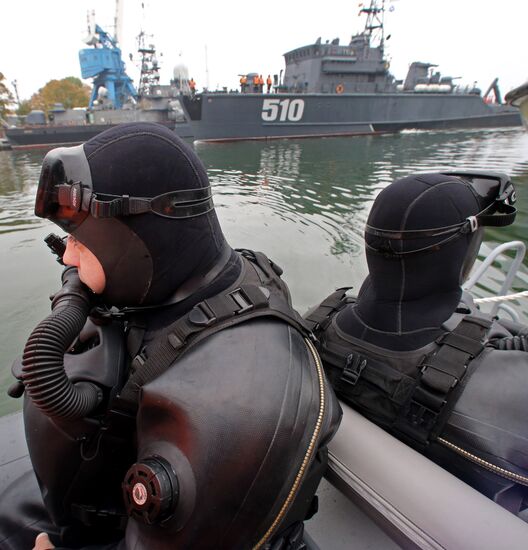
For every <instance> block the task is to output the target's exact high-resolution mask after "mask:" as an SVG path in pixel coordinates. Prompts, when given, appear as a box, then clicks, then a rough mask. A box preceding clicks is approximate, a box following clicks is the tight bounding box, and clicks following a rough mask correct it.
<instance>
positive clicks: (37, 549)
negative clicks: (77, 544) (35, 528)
mask: <svg viewBox="0 0 528 550" xmlns="http://www.w3.org/2000/svg"><path fill="white" fill-rule="evenodd" d="M52 548H55V546H53V543H52V542H51V540H50V539H49V537H48V535H47V533H39V534H38V535H37V538H36V539H35V546H33V550H51V549H52Z"/></svg>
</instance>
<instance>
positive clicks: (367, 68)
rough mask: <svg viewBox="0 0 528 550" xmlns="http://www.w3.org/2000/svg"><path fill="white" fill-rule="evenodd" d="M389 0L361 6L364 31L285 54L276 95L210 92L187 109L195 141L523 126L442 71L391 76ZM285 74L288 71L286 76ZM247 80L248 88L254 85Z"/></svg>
mask: <svg viewBox="0 0 528 550" xmlns="http://www.w3.org/2000/svg"><path fill="white" fill-rule="evenodd" d="M384 12H385V0H371V1H370V4H369V5H368V7H366V3H365V7H362V8H361V10H360V15H362V16H365V15H366V24H365V28H364V30H363V31H362V32H361V33H359V34H356V35H354V36H352V39H351V40H350V43H349V44H347V45H341V44H340V43H339V39H334V40H332V41H331V42H329V41H327V42H326V43H322V42H321V39H320V38H318V39H317V40H316V41H315V43H313V44H310V45H307V46H303V47H300V48H297V49H294V50H292V51H289V52H287V53H286V54H284V58H285V65H286V66H285V71H284V78H283V79H278V78H277V76H275V77H274V81H275V86H274V87H273V92H274V93H272V94H269V93H262V88H261V87H258V86H257V87H255V88H253V87H252V86H244V87H243V90H241V92H240V93H218V92H204V93H201V94H197V95H196V96H195V97H186V98H183V101H182V104H183V108H184V111H185V114H186V117H187V120H188V121H189V123H190V126H191V129H192V133H193V134H194V138H195V139H196V140H203V141H227V140H239V139H271V138H297V137H308V136H339V135H354V134H374V133H382V132H397V131H400V130H403V129H407V128H409V129H439V128H440V129H441V128H479V127H480V128H492V127H502V126H518V125H521V118H520V115H519V112H518V111H516V110H515V108H513V107H512V106H510V105H502V104H500V99H499V98H498V97H497V96H498V95H499V94H495V98H494V99H493V101H491V97H490V96H488V95H487V94H484V95H482V94H481V91H480V90H479V89H477V88H474V87H473V88H469V87H465V88H464V87H460V86H456V85H455V83H454V80H455V78H453V77H444V76H442V75H441V74H440V73H439V72H438V71H435V67H436V65H433V64H431V63H423V62H414V63H412V64H411V65H410V67H409V71H408V73H407V76H406V78H405V80H403V81H397V80H396V79H395V78H394V77H393V75H392V74H391V73H390V71H389V63H388V61H387V59H386V57H385V53H384V41H385V37H384V28H383V25H384ZM281 72H282V71H281ZM251 76H252V75H248V77H249V78H248V81H251Z"/></svg>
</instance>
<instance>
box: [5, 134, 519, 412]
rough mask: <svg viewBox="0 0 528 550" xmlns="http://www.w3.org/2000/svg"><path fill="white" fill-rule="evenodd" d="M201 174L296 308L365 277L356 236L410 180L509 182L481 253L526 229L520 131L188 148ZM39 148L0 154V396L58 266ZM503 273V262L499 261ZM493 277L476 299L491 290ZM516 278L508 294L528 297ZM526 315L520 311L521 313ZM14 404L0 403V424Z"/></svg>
mask: <svg viewBox="0 0 528 550" xmlns="http://www.w3.org/2000/svg"><path fill="white" fill-rule="evenodd" d="M195 148H196V150H197V152H198V154H199V155H200V157H201V158H202V159H203V161H204V163H205V164H206V167H207V170H208V173H209V177H210V179H211V183H212V185H213V189H214V195H215V203H216V206H217V209H218V214H219V217H220V219H221V222H222V226H223V228H224V231H225V233H226V237H227V238H228V240H229V242H230V243H231V244H232V245H233V246H236V247H247V248H254V249H257V250H263V251H265V252H266V253H267V254H268V255H269V256H270V257H272V258H273V259H275V260H276V261H277V263H279V264H280V265H282V267H283V268H284V271H285V275H284V276H285V278H286V280H287V282H288V283H289V284H290V287H291V290H292V296H293V299H294V303H295V305H296V306H297V308H298V309H299V310H301V311H304V310H305V309H306V308H307V307H309V306H310V305H313V304H314V303H316V302H317V301H318V300H319V299H321V298H322V297H324V296H326V295H327V294H328V293H329V292H331V291H332V290H333V289H334V288H337V287H339V286H345V285H346V286H350V285H353V286H354V287H355V288H356V289H357V288H358V287H359V285H360V284H361V281H362V280H363V278H364V277H365V275H366V265H365V260H364V255H363V237H362V233H363V227H364V224H365V221H366V218H367V215H368V212H369V209H370V206H371V204H372V201H373V200H374V198H375V197H376V195H377V194H378V192H379V191H380V190H381V189H382V188H383V187H385V186H386V185H388V184H389V183H390V182H392V181H393V180H394V179H396V178H398V177H402V176H405V175H408V174H409V173H412V172H416V171H432V170H440V169H441V170H447V169H484V170H494V171H502V172H506V173H509V174H511V175H512V176H513V181H514V183H515V184H516V187H517V196H518V203H517V206H518V210H519V214H518V217H517V221H516V224H515V225H514V226H513V227H507V228H500V229H494V230H487V233H486V243H485V245H486V247H487V248H486V250H489V248H490V247H492V246H494V245H496V244H497V243H501V242H506V241H510V240H513V239H518V240H524V235H526V234H527V229H528V227H527V226H528V133H526V132H524V131H523V130H521V129H504V130H493V131H491V130H484V131H482V130H479V131H449V132H448V131H445V132H419V131H412V132H405V133H402V134H398V135H387V136H364V137H353V138H328V139H305V140H284V141H270V142H240V143H232V144H227V143H226V144H206V143H198V144H195ZM45 152H46V151H45V150H39V151H32V152H15V151H13V152H0V280H1V281H2V300H1V303H0V315H1V317H2V320H3V325H2V326H3V331H2V334H1V335H0V391H2V392H3V390H2V388H5V387H6V386H7V385H8V381H9V379H10V377H9V373H8V370H9V365H10V362H11V359H12V358H13V357H14V356H15V355H16V354H17V353H19V352H20V350H21V348H22V346H23V344H24V342H25V339H26V338H27V336H28V334H29V332H30V331H31V329H32V328H33V327H34V326H35V324H36V323H37V322H38V321H39V320H40V319H41V318H42V317H44V316H45V315H46V313H47V311H48V310H49V301H48V299H47V296H48V295H49V293H50V292H52V291H53V290H55V289H56V288H57V286H58V277H59V273H60V268H59V266H58V264H57V263H56V262H54V260H53V259H52V257H51V255H50V254H49V252H48V251H47V248H46V247H45V245H44V244H43V243H42V238H43V237H44V236H45V235H46V234H47V233H48V232H50V231H51V230H55V229H54V227H55V226H53V225H52V224H50V223H49V222H47V221H44V220H40V219H38V218H35V217H34V215H33V201H34V194H35V190H36V181H37V179H38V175H39V172H40V164H41V161H42V158H43V156H44V154H45ZM506 263H507V261H506ZM495 279H496V277H495V275H494V274H492V275H491V276H490V277H488V279H487V280H486V282H485V285H484V286H482V287H480V288H479V289H477V290H476V292H475V293H476V294H477V295H484V294H486V293H489V292H496V289H497V288H498V284H499V283H498V282H497V281H496V280H495ZM527 282H528V279H527V278H526V277H525V275H522V276H521V278H520V279H519V280H517V281H516V283H515V284H516V288H517V289H518V290H524V289H526V288H527V287H528V285H527ZM524 309H525V308H523V310H524ZM17 406H18V403H16V402H12V400H8V398H4V396H3V395H1V394H0V414H3V413H5V412H7V411H8V410H12V409H13V408H15V407H17Z"/></svg>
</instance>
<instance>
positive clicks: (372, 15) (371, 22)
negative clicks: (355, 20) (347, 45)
mask: <svg viewBox="0 0 528 550" xmlns="http://www.w3.org/2000/svg"><path fill="white" fill-rule="evenodd" d="M362 13H366V14H367V20H366V22H365V30H364V34H365V36H367V37H368V39H369V43H370V44H371V46H372V41H376V40H378V41H379V48H380V49H381V51H382V52H383V47H384V45H385V34H384V30H383V19H384V14H385V0H370V5H369V7H368V8H367V7H363V6H362V7H361V9H360V10H359V14H360V15H361V14H362Z"/></svg>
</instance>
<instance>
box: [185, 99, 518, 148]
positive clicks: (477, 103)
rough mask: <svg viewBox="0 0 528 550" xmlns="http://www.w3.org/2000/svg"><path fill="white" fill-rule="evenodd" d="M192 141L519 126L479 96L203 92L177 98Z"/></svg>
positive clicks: (512, 114)
mask: <svg viewBox="0 0 528 550" xmlns="http://www.w3.org/2000/svg"><path fill="white" fill-rule="evenodd" d="M182 104H183V108H184V111H185V115H186V118H187V120H188V121H189V124H190V126H191V129H192V133H193V134H194V139H195V140H201V141H230V140H241V139H276V138H279V139H280V138H298V137H318V136H340V135H357V134H374V133H382V132H397V131H400V130H403V129H413V128H415V129H438V128H494V127H503V126H520V125H521V124H522V122H521V117H520V115H519V112H518V111H517V110H516V109H515V108H513V107H510V106H507V105H488V104H486V103H484V101H483V100H482V98H481V97H480V96H478V95H472V94H454V93H453V94H441V93H369V94H357V93H351V94H253V93H248V94H237V93H228V94H223V93H204V94H199V95H197V96H196V97H195V98H184V100H183V101H182Z"/></svg>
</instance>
